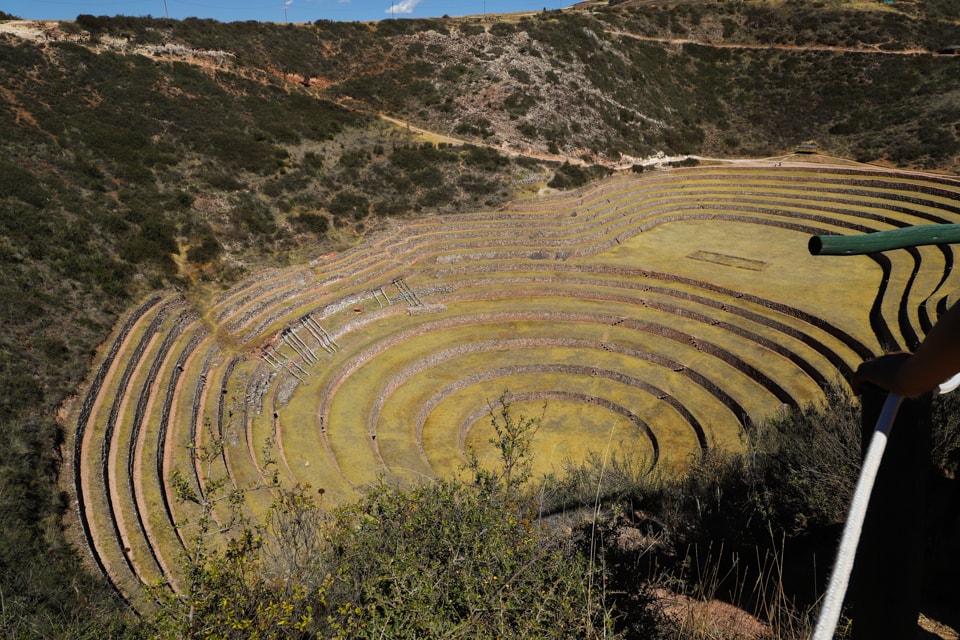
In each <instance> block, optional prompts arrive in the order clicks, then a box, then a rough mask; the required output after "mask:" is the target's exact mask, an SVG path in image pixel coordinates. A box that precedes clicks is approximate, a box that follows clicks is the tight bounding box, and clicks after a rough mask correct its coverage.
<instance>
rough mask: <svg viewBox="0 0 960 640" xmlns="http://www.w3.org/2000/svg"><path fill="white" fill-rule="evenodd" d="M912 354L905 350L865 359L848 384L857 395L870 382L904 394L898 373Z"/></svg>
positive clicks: (901, 380)
mask: <svg viewBox="0 0 960 640" xmlns="http://www.w3.org/2000/svg"><path fill="white" fill-rule="evenodd" d="M911 355H912V354H910V353H907V352H905V351H901V352H897V353H888V354H886V355H883V356H880V357H879V358H875V359H873V360H867V361H866V362H864V363H863V364H861V365H860V367H859V368H858V369H857V372H856V373H854V374H853V378H851V380H850V386H851V387H853V392H854V393H855V394H857V395H859V394H860V392H861V391H862V390H863V385H865V384H872V385H875V386H877V387H880V388H881V389H885V390H887V391H892V392H894V393H899V394H900V395H906V394H904V393H903V388H902V385H903V378H902V376H901V375H900V374H901V370H902V369H903V366H904V364H906V362H907V361H908V360H909V359H910V357H911Z"/></svg>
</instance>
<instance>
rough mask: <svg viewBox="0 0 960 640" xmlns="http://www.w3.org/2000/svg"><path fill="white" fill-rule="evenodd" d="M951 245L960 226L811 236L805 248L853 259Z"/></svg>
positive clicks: (959, 236)
mask: <svg viewBox="0 0 960 640" xmlns="http://www.w3.org/2000/svg"><path fill="white" fill-rule="evenodd" d="M955 242H960V224H926V225H920V226H916V227H904V228H903V229H893V230H891V231H876V232H874V233H865V234H863V235H859V236H812V237H811V238H810V242H809V243H808V244H807V248H808V249H809V250H810V253H811V255H815V256H854V255H862V254H864V253H874V252H877V251H889V250H890V249H903V248H905V247H919V246H921V245H927V244H952V243H955Z"/></svg>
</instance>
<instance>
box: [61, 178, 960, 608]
mask: <svg viewBox="0 0 960 640" xmlns="http://www.w3.org/2000/svg"><path fill="white" fill-rule="evenodd" d="M937 222H951V223H955V222H960V183H958V182H956V181H954V180H950V179H946V178H934V177H929V176H920V175H914V174H899V173H889V172H880V171H877V170H870V169H856V168H827V167H820V168H809V167H804V166H799V165H798V166H784V167H778V168H764V169H745V168H737V169H733V168H729V167H710V168H700V169H692V170H671V171H666V172H657V173H655V174H652V175H645V176H630V177H616V178H612V179H609V180H607V181H604V182H602V183H599V184H596V185H593V186H591V187H588V188H586V189H584V190H582V191H579V192H576V193H568V194H562V195H559V196H555V197H551V198H544V199H537V200H526V201H522V202H517V203H514V204H512V205H511V206H510V207H509V208H507V209H505V210H502V211H495V212H489V213H482V214H471V215H463V216H449V217H447V216H442V217H431V218H425V219H421V220H417V221H411V222H409V223H406V224H397V225H396V226H394V227H393V228H392V229H391V230H390V231H386V232H383V233H380V234H378V235H376V236H373V237H371V238H369V239H368V240H366V241H365V242H364V243H362V244H361V245H359V246H357V247H355V248H353V249H351V250H348V251H345V252H342V253H339V254H331V255H328V256H325V257H324V258H322V259H319V260H317V261H315V262H313V263H311V264H309V265H298V266H296V267H293V268H291V269H288V270H276V271H271V272H269V273H264V274H260V275H258V276H255V277H253V278H251V279H250V280H248V281H246V282H244V283H241V284H239V285H238V286H237V287H235V288H234V289H232V290H230V291H227V292H225V293H224V294H223V295H221V296H220V297H219V298H218V299H217V300H215V301H213V302H211V304H210V306H209V307H208V308H206V309H191V308H189V307H188V306H187V305H186V304H185V301H184V300H183V299H182V298H181V297H178V296H177V295H175V294H173V293H171V294H169V295H168V296H166V297H162V298H158V299H155V300H152V301H149V304H144V305H141V306H140V307H138V309H137V310H135V311H131V314H130V316H129V317H128V318H127V319H125V321H124V322H123V323H122V324H121V326H119V327H118V328H117V331H116V335H115V336H114V339H113V342H112V343H108V344H107V345H106V346H105V347H104V349H103V352H102V353H101V355H100V359H99V360H98V362H97V363H96V367H97V368H96V369H95V371H99V372H100V373H99V374H91V377H90V382H89V386H88V388H87V389H86V390H85V400H84V402H83V403H82V406H81V408H79V409H78V410H77V412H76V415H74V416H73V421H74V424H75V425H76V433H75V434H74V440H73V442H74V456H75V461H76V464H75V468H76V472H75V481H76V489H77V492H78V496H79V502H80V515H81V522H82V524H83V527H84V533H85V535H86V536H87V540H88V542H89V544H90V546H91V551H92V553H93V555H94V557H95V558H96V559H97V561H98V563H100V565H101V568H102V569H103V570H104V571H105V572H106V573H107V574H108V575H109V576H110V578H111V580H113V582H114V583H115V584H116V585H117V586H118V587H119V588H120V589H121V591H122V592H124V593H125V594H127V596H128V597H129V598H130V599H131V601H133V603H134V604H135V605H136V606H138V607H144V606H148V603H147V602H146V601H145V599H144V597H143V596H142V595H141V594H140V593H139V589H138V588H137V585H138V584H147V583H152V582H155V581H156V580H157V579H158V577H160V576H162V575H169V574H170V572H171V571H172V569H171V567H174V566H175V565H176V557H177V553H178V552H179V550H180V546H181V545H182V543H183V540H184V539H186V538H188V537H189V536H190V535H191V531H190V527H189V523H190V522H191V521H192V520H194V519H195V518H196V516H197V514H196V508H195V505H192V504H191V503H189V502H187V503H178V502H177V501H176V500H175V499H174V496H173V487H172V482H173V478H174V476H175V475H177V476H179V477H181V478H183V479H186V481H187V482H188V484H190V485H192V486H193V487H194V490H196V491H203V490H205V487H206V484H207V483H208V482H210V481H215V480H217V479H226V480H227V482H228V483H229V484H230V485H231V486H237V487H251V486H254V485H257V484H258V483H261V482H262V481H263V479H264V477H265V474H266V473H268V471H270V469H268V466H269V465H268V459H267V456H268V455H269V456H270V458H271V459H272V460H273V461H274V463H275V467H272V468H275V469H276V470H277V471H278V472H279V477H280V479H281V481H282V482H283V483H284V484H288V485H292V484H294V483H309V484H310V485H312V486H313V487H315V488H318V489H319V488H322V489H323V490H324V492H325V494H324V495H325V497H324V500H325V501H328V503H338V502H342V501H345V500H351V499H354V498H356V497H358V496H359V495H360V494H361V492H363V491H364V490H365V488H367V487H369V486H371V485H372V484H374V483H377V482H379V481H381V480H383V481H387V482H401V483H414V482H419V481H423V480H428V479H430V478H433V477H437V476H449V475H453V474H457V473H458V472H459V471H460V470H461V468H462V467H463V465H464V464H465V462H466V460H467V453H468V451H471V450H473V451H476V452H477V455H478V456H479V458H480V459H481V461H483V460H487V459H489V457H490V456H491V455H492V451H491V447H490V446H489V444H488V442H487V440H488V438H489V437H490V436H491V433H492V430H491V428H490V425H489V416H488V411H489V408H490V406H491V403H493V402H495V401H496V399H497V398H498V397H499V396H500V395H501V394H502V393H503V392H504V390H509V393H510V398H511V400H512V402H513V409H514V411H515V412H517V413H519V414H524V415H526V416H530V417H534V416H540V415H541V414H542V415H543V420H542V426H541V428H540V430H539V431H538V432H537V433H536V435H535V437H534V441H533V442H534V447H535V450H536V459H535V462H534V463H535V470H536V471H537V473H546V472H550V471H557V470H560V469H562V467H563V465H564V463H565V462H577V461H580V460H583V459H584V458H585V457H586V456H588V455H589V454H590V453H591V452H595V453H599V454H600V455H608V454H610V453H611V452H617V454H618V455H623V454H624V453H630V454H632V455H634V456H636V457H639V458H642V459H644V460H646V461H647V464H649V465H650V467H651V468H654V467H659V468H661V469H664V470H667V471H669V470H671V469H677V468H682V466H683V465H684V464H685V463H686V462H687V461H688V460H690V459H691V456H696V455H697V454H698V453H699V452H700V451H702V450H703V449H705V448H710V447H717V448H723V449H736V448H738V447H741V446H742V442H743V440H742V434H743V431H744V428H745V427H746V426H748V425H749V423H750V422H751V421H757V420H762V419H763V418H764V417H765V416H769V415H772V414H774V413H776V412H777V411H779V410H780V409H781V408H782V407H783V406H785V405H787V406H789V405H797V404H804V403H809V402H817V401H818V400H819V399H820V398H821V397H822V393H821V390H822V389H823V387H824V386H825V385H827V384H829V383H831V382H833V381H837V380H841V379H843V378H844V377H845V376H847V375H849V373H850V372H851V370H852V369H853V368H855V367H856V366H857V364H858V363H859V362H860V360H862V359H863V358H865V357H868V356H869V355H870V354H874V353H878V352H880V351H882V350H883V349H885V348H894V347H900V348H904V347H910V346H913V345H914V344H915V343H916V342H917V341H918V340H919V339H920V338H921V337H922V336H923V334H924V332H925V331H926V330H927V329H928V328H929V326H930V325H931V323H932V322H933V321H935V319H936V314H937V312H938V310H942V309H943V308H944V307H945V305H946V303H947V302H946V301H947V297H948V296H950V295H951V293H952V292H953V291H954V290H955V289H956V288H957V285H958V276H955V275H954V273H953V269H952V266H953V260H954V256H953V251H952V250H951V248H950V247H943V248H938V247H924V248H920V249H917V250H915V251H905V250H901V251H896V252H891V253H890V254H889V255H885V256H858V257H842V258H838V257H811V256H810V255H808V253H807V248H806V247H807V240H808V238H809V236H810V235H811V234H823V233H829V234H835V233H840V234H853V233H863V232H866V231H871V230H884V229H890V228H895V227H898V226H904V225H916V224H931V223H937ZM221 440H222V442H223V444H224V448H223V453H222V455H220V456H218V457H217V458H216V459H215V460H213V461H212V463H211V464H210V465H209V466H203V465H197V464H195V463H194V462H193V461H192V460H191V456H190V450H191V449H190V448H191V446H192V445H200V446H209V445H210V443H212V442H215V441H221ZM268 443H269V444H270V447H269V453H268V452H266V451H265V447H266V445H267V444H268ZM270 501H271V495H270V492H269V491H268V490H267V489H262V490H258V491H253V492H251V493H249V494H248V497H247V504H246V507H245V508H246V510H247V512H248V513H249V515H251V516H253V517H257V516H258V514H261V513H263V512H264V510H265V509H266V508H267V507H268V506H269V504H270Z"/></svg>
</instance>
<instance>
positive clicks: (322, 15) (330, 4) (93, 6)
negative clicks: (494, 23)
mask: <svg viewBox="0 0 960 640" xmlns="http://www.w3.org/2000/svg"><path fill="white" fill-rule="evenodd" d="M574 1H575V0H564V1H559V0H512V1H511V0H459V1H458V0H103V1H102V2H100V1H98V0H0V11H5V12H6V13H9V14H12V15H15V16H18V17H21V18H24V19H35V20H73V19H74V18H76V17H77V16H78V15H80V14H82V13H88V14H92V15H95V16H101V15H105V16H114V15H125V16H146V15H151V16H153V17H155V18H162V17H164V16H165V15H166V16H169V17H171V18H174V19H178V20H182V19H183V18H187V17H191V16H193V17H197V18H213V19H215V20H220V21H223V22H230V21H234V20H259V21H264V22H284V21H285V20H286V21H289V22H313V21H314V20H318V19H324V20H364V21H366V20H384V19H389V18H391V17H395V18H429V17H438V16H442V15H444V14H446V15H450V16H462V15H470V14H482V13H484V12H486V13H507V12H511V11H539V10H541V9H544V8H546V9H560V8H561V7H565V6H569V5H571V4H573V2H574Z"/></svg>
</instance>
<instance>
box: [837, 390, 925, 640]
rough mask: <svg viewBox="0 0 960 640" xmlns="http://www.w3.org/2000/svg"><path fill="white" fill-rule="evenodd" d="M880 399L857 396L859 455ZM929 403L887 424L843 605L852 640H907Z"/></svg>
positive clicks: (918, 551)
mask: <svg viewBox="0 0 960 640" xmlns="http://www.w3.org/2000/svg"><path fill="white" fill-rule="evenodd" d="M886 395H887V394H886V392H885V391H882V390H880V389H877V388H876V387H872V386H871V387H868V388H866V389H864V391H863V393H862V395H861V405H862V422H861V425H862V450H863V453H864V454H865V453H866V451H867V447H868V446H869V444H870V438H871V437H872V435H873V430H874V427H875V426H876V424H877V418H878V417H879V415H880V410H881V408H882V407H883V402H884V400H885V399H886ZM931 412H932V396H931V395H930V394H927V395H924V396H921V397H920V398H915V399H910V398H907V399H905V400H904V401H903V404H902V405H901V406H900V411H899V412H898V413H897V419H896V421H895V422H894V423H893V428H892V429H891V431H890V437H889V439H888V440H887V447H886V450H885V451H884V456H883V461H882V462H881V464H880V470H879V472H878V473H877V479H876V482H875V484H874V487H873V494H872V495H871V497H870V504H869V506H868V507H867V515H866V519H865V520H864V523H863V533H862V534H861V536H860V544H859V546H858V548H857V556H856V560H855V561H854V565H853V574H852V576H851V582H850V591H849V597H848V602H849V604H850V607H851V611H852V614H853V635H852V640H877V639H878V638H883V640H908V639H909V640H914V639H915V638H916V637H917V616H918V614H919V611H920V591H921V577H922V564H923V557H924V554H923V550H924V538H925V535H924V521H925V511H926V494H927V477H928V473H929V466H930V424H931Z"/></svg>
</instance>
